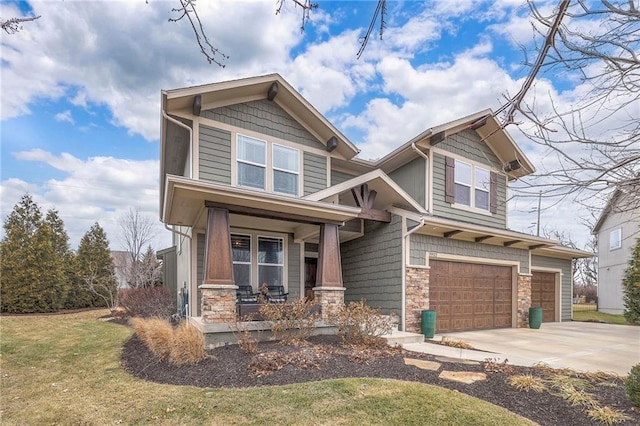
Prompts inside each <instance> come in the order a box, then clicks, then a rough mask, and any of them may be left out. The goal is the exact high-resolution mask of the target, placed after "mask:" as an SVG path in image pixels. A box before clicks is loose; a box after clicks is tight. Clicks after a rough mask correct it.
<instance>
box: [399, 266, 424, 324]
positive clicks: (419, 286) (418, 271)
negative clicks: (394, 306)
mask: <svg viewBox="0 0 640 426" xmlns="http://www.w3.org/2000/svg"><path fill="white" fill-rule="evenodd" d="M405 291H406V298H405V315H406V316H407V318H406V320H405V331H409V332H413V333H420V331H421V321H422V311H423V310H425V309H429V269H428V268H413V267H407V270H406V278H405Z"/></svg>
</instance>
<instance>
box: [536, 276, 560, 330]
mask: <svg viewBox="0 0 640 426" xmlns="http://www.w3.org/2000/svg"><path fill="white" fill-rule="evenodd" d="M531 307H533V308H542V322H551V321H555V320H556V274H555V273H553V272H534V273H533V274H532V276H531Z"/></svg>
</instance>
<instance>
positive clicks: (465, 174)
mask: <svg viewBox="0 0 640 426" xmlns="http://www.w3.org/2000/svg"><path fill="white" fill-rule="evenodd" d="M455 181H456V183H462V184H465V185H468V186H471V164H467V163H463V162H462V161H458V160H456V165H455Z"/></svg>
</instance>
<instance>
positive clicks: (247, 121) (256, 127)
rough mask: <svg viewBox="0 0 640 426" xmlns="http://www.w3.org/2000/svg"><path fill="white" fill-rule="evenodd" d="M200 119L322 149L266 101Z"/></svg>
mask: <svg viewBox="0 0 640 426" xmlns="http://www.w3.org/2000/svg"><path fill="white" fill-rule="evenodd" d="M201 115H202V116H203V117H206V118H209V119H211V120H216V121H220V122H222V123H226V124H229V125H231V126H235V127H239V128H242V129H247V130H251V131H254V132H258V133H262V134H265V135H269V136H272V137H276V138H279V139H283V140H286V141H290V142H295V143H299V144H301V145H304V146H308V147H313V148H317V149H325V148H326V147H325V145H324V144H323V143H321V142H319V141H318V140H317V139H316V138H315V137H314V136H313V135H312V134H311V133H309V132H308V131H307V130H306V129H305V128H304V127H302V126H301V125H300V123H298V122H297V121H296V120H294V119H293V118H292V117H291V116H290V115H289V114H287V112H286V111H284V110H283V109H282V108H280V107H279V106H278V104H276V103H274V102H271V101H268V100H266V99H264V100H259V101H251V102H247V103H243V104H236V105H229V106H225V107H221V108H215V109H212V110H206V111H202V113H201Z"/></svg>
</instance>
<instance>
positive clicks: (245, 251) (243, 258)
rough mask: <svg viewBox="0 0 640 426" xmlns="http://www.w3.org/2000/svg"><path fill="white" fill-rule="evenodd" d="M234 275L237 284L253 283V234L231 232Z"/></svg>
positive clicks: (248, 284)
mask: <svg viewBox="0 0 640 426" xmlns="http://www.w3.org/2000/svg"><path fill="white" fill-rule="evenodd" d="M231 251H232V256H233V277H234V279H235V282H236V285H247V286H250V285H251V236H250V235H238V234H231Z"/></svg>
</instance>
